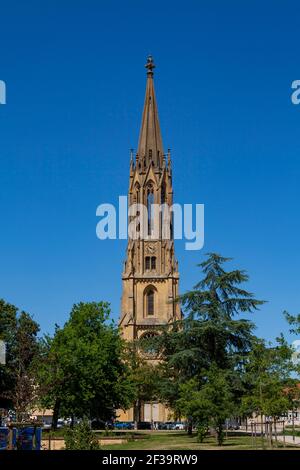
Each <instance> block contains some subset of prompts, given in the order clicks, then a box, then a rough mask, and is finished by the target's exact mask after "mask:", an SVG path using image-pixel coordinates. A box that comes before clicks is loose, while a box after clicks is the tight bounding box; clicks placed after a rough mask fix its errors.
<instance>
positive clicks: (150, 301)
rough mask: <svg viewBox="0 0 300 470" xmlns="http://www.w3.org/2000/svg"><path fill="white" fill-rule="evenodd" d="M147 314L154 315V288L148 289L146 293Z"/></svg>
mask: <svg viewBox="0 0 300 470" xmlns="http://www.w3.org/2000/svg"><path fill="white" fill-rule="evenodd" d="M146 308H147V315H149V316H151V315H154V289H149V290H148V292H147V294H146Z"/></svg>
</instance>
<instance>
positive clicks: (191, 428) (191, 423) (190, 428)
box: [187, 418, 193, 436]
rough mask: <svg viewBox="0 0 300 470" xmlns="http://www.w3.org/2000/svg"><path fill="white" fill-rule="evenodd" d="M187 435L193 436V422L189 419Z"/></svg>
mask: <svg viewBox="0 0 300 470" xmlns="http://www.w3.org/2000/svg"><path fill="white" fill-rule="evenodd" d="M187 433H188V435H189V436H191V435H192V434H193V420H192V419H190V418H189V420H188V425H187Z"/></svg>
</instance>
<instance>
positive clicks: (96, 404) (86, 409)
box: [38, 302, 134, 428]
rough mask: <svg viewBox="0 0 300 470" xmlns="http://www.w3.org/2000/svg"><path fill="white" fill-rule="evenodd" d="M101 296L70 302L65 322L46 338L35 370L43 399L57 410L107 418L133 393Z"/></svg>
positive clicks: (119, 343) (116, 333)
mask: <svg viewBox="0 0 300 470" xmlns="http://www.w3.org/2000/svg"><path fill="white" fill-rule="evenodd" d="M109 315H110V308H109V304H107V303H105V302H99V303H96V302H90V303H79V304H76V305H74V307H73V309H72V311H71V315H70V319H69V320H68V321H67V323H66V324H65V325H64V327H63V328H61V329H60V328H58V327H57V328H56V331H55V335H54V337H53V338H45V341H44V354H43V360H42V361H41V365H40V367H39V371H38V377H39V392H40V397H41V403H42V404H43V405H44V406H47V407H53V408H54V412H55V413H54V419H53V427H54V428H55V426H56V422H57V418H58V416H59V414H60V415H63V416H72V417H75V416H76V417H78V418H83V417H88V418H89V419H90V418H99V419H103V420H106V419H110V418H111V417H112V416H113V415H114V411H115V410H116V409H118V408H127V407H128V406H129V404H130V403H131V401H132V397H133V395H134V387H133V385H132V384H131V382H130V380H129V371H128V367H127V365H126V363H125V360H124V353H123V350H124V344H123V341H122V339H121V337H120V335H119V331H118V329H117V328H116V327H115V325H114V323H113V322H111V321H110V320H109Z"/></svg>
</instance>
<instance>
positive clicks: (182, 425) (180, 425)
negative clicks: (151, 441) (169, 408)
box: [173, 422, 186, 431]
mask: <svg viewBox="0 0 300 470" xmlns="http://www.w3.org/2000/svg"><path fill="white" fill-rule="evenodd" d="M185 426H186V425H185V423H181V422H176V423H174V428H173V429H177V430H178V431H184V430H185Z"/></svg>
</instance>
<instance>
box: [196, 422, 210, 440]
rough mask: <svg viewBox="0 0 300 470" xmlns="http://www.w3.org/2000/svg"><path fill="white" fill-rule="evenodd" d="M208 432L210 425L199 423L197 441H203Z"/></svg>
mask: <svg viewBox="0 0 300 470" xmlns="http://www.w3.org/2000/svg"><path fill="white" fill-rule="evenodd" d="M207 434H208V427H207V426H206V425H205V424H198V425H197V441H198V442H200V443H202V442H203V441H204V439H205V438H206V436H207Z"/></svg>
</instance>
